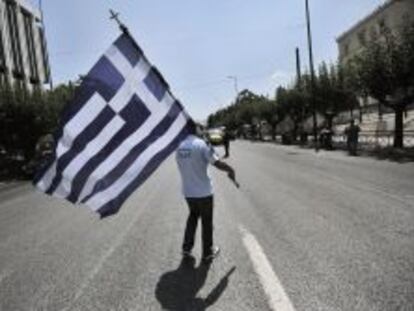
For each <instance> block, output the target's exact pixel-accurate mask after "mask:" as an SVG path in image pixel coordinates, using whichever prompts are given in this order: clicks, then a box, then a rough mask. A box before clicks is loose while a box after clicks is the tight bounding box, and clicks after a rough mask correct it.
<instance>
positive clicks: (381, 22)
mask: <svg viewBox="0 0 414 311" xmlns="http://www.w3.org/2000/svg"><path fill="white" fill-rule="evenodd" d="M386 29H387V23H386V22H385V18H381V19H380V20H379V21H378V30H379V33H380V34H384V33H385V31H386Z"/></svg>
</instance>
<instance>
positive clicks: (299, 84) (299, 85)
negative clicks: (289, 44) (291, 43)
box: [296, 47, 306, 144]
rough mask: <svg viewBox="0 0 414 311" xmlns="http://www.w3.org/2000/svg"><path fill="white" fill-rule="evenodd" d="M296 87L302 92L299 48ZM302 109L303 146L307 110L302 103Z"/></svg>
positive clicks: (297, 51) (301, 131)
mask: <svg viewBox="0 0 414 311" xmlns="http://www.w3.org/2000/svg"><path fill="white" fill-rule="evenodd" d="M296 81H297V82H296V87H297V88H298V90H299V91H300V92H301V91H302V90H303V89H302V73H301V66H300V52H299V48H298V47H297V48H296ZM302 104H303V105H302V109H301V125H300V142H301V144H304V143H305V139H304V137H305V136H304V133H305V115H306V110H305V106H304V105H305V102H303V103H302Z"/></svg>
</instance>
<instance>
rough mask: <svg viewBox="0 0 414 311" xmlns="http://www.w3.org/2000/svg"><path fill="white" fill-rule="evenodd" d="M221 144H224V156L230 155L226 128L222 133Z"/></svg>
mask: <svg viewBox="0 0 414 311" xmlns="http://www.w3.org/2000/svg"><path fill="white" fill-rule="evenodd" d="M223 145H224V157H225V158H228V157H229V156H230V133H229V132H228V130H227V129H225V130H224V133H223Z"/></svg>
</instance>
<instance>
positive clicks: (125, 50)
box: [114, 36, 143, 67]
mask: <svg viewBox="0 0 414 311" xmlns="http://www.w3.org/2000/svg"><path fill="white" fill-rule="evenodd" d="M114 45H115V46H116V47H117V48H118V49H119V51H120V52H121V53H122V54H123V55H124V56H125V58H126V59H127V60H128V61H129V63H130V64H131V66H132V67H135V66H136V64H137V63H138V61H139V60H140V58H141V57H142V56H143V52H142V50H141V49H140V48H139V47H137V45H136V44H135V45H134V43H133V42H132V41H131V40H130V38H128V37H125V36H121V37H119V39H118V40H116V41H115V44H114Z"/></svg>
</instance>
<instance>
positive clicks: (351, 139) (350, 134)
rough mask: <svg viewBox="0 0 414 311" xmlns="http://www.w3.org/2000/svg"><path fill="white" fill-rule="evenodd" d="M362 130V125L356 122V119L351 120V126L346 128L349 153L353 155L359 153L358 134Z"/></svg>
mask: <svg viewBox="0 0 414 311" xmlns="http://www.w3.org/2000/svg"><path fill="white" fill-rule="evenodd" d="M360 130H361V129H360V127H359V126H358V125H356V124H355V121H354V120H351V122H350V124H349V126H348V127H347V128H346V129H345V135H346V145H347V148H348V153H349V155H351V156H356V155H357V150H358V136H359V132H360Z"/></svg>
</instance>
